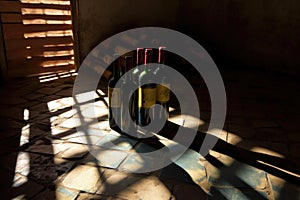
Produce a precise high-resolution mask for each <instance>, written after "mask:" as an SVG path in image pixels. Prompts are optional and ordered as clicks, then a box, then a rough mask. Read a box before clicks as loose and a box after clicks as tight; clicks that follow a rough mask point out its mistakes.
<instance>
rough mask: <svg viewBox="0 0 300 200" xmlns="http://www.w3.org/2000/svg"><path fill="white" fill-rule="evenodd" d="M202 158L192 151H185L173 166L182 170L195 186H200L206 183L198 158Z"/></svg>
mask: <svg viewBox="0 0 300 200" xmlns="http://www.w3.org/2000/svg"><path fill="white" fill-rule="evenodd" d="M201 157H202V156H201V155H200V154H199V153H197V152H195V151H193V150H187V151H186V152H185V153H184V154H183V155H182V156H181V157H180V158H179V159H178V160H176V161H175V164H176V165H178V166H180V167H181V168H182V169H184V170H185V171H186V172H187V173H188V174H189V175H190V176H191V177H192V179H193V181H194V182H195V183H197V184H199V185H200V184H202V183H203V182H205V181H206V170H205V168H204V165H203V163H202V162H200V158H201Z"/></svg>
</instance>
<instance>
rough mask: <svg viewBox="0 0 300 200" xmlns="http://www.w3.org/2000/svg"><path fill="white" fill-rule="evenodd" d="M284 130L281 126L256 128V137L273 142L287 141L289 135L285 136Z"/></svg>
mask: <svg viewBox="0 0 300 200" xmlns="http://www.w3.org/2000/svg"><path fill="white" fill-rule="evenodd" d="M283 135H284V132H283V131H282V130H281V129H279V128H256V129H255V139H256V140H262V141H271V142H287V140H288V137H283Z"/></svg>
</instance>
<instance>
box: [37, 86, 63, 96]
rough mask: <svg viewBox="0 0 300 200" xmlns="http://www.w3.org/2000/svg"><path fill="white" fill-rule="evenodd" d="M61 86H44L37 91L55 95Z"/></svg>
mask: <svg viewBox="0 0 300 200" xmlns="http://www.w3.org/2000/svg"><path fill="white" fill-rule="evenodd" d="M60 90H61V88H53V87H44V88H41V89H39V90H37V91H36V92H37V93H41V94H45V95H53V94H55V93H56V92H58V91H60Z"/></svg>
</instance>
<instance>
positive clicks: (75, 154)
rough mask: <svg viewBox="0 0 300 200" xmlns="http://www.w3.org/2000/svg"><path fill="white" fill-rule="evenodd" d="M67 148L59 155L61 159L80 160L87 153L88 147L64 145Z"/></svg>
mask: <svg viewBox="0 0 300 200" xmlns="http://www.w3.org/2000/svg"><path fill="white" fill-rule="evenodd" d="M63 145H65V146H68V147H69V148H67V149H66V150H65V151H63V152H62V153H61V157H62V158H63V159H81V158H83V157H84V156H85V155H86V154H87V153H88V146H86V145H81V144H72V143H69V144H67V143H64V144H63Z"/></svg>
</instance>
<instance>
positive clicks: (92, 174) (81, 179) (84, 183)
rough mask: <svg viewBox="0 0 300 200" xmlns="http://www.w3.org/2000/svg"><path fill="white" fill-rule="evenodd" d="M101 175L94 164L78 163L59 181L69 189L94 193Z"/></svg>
mask: <svg viewBox="0 0 300 200" xmlns="http://www.w3.org/2000/svg"><path fill="white" fill-rule="evenodd" d="M100 177H101V171H100V170H99V169H98V168H97V167H94V166H90V165H78V166H77V167H75V168H74V169H73V170H72V171H70V172H69V173H68V174H67V175H66V176H65V178H64V180H63V181H62V182H61V184H62V186H65V187H67V188H70V189H75V190H80V191H85V192H89V193H95V192H96V191H97V188H98V184H99V181H100Z"/></svg>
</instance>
